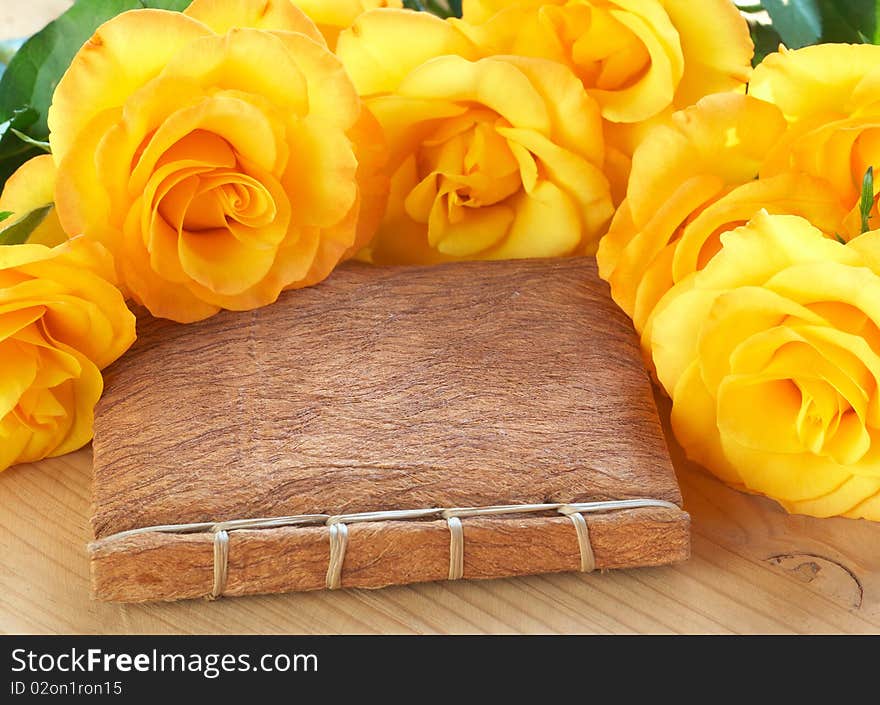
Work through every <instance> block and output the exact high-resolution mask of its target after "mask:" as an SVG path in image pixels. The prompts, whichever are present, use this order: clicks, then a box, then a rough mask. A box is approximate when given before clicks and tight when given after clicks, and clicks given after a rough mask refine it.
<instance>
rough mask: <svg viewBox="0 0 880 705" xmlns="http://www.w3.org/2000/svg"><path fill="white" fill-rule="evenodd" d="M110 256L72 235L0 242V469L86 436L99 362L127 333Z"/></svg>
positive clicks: (64, 448) (121, 346) (58, 451)
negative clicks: (55, 241) (52, 241)
mask: <svg viewBox="0 0 880 705" xmlns="http://www.w3.org/2000/svg"><path fill="white" fill-rule="evenodd" d="M113 278H114V271H113V261H112V259H111V257H110V255H109V254H108V253H107V251H106V250H105V249H104V248H103V247H101V246H100V245H99V244H97V243H94V242H89V241H87V240H84V239H83V238H76V239H74V240H71V241H70V242H66V243H64V244H62V245H59V246H57V247H55V248H50V247H46V246H45V245H34V244H26V245H8V246H4V247H0V470H5V469H6V468H8V467H9V466H10V465H15V464H17V463H28V462H34V461H36V460H40V459H42V458H45V457H49V456H57V455H63V454H65V453H70V452H71V451H74V450H77V449H78V448H81V447H82V446H84V445H85V444H86V443H88V442H89V440H90V439H91V437H92V421H93V413H94V406H95V403H96V402H97V401H98V398H99V397H100V396H101V392H102V390H103V382H102V379H101V373H100V370H101V369H102V368H104V367H106V366H107V365H109V364H110V363H111V362H113V361H114V360H116V359H117V358H118V357H119V356H120V355H122V353H124V352H125V351H126V350H127V349H128V348H129V346H130V345H131V344H132V342H134V339H135V320H134V316H133V315H132V313H131V312H130V311H129V310H128V308H127V307H126V305H125V300H124V299H123V298H122V294H120V293H119V290H118V289H117V288H116V287H115V286H114V285H113V283H112V281H113Z"/></svg>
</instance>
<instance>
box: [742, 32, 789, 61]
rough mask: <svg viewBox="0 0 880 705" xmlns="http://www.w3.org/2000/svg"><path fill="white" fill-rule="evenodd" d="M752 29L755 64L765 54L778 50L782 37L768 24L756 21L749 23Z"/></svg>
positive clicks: (761, 59) (762, 58)
mask: <svg viewBox="0 0 880 705" xmlns="http://www.w3.org/2000/svg"><path fill="white" fill-rule="evenodd" d="M749 24H750V27H751V31H752V41H753V42H754V44H755V58H754V60H753V63H754V65H755V66H757V65H758V64H760V63H761V62H762V61H763V60H764V57H765V56H767V54H772V53H773V52H775V51H778V50H779V45H780V44H781V43H782V37H780V36H779V34H777V32H776V30H774V29H773V27H771V26H770V25H766V24H760V23H758V22H755V23H749Z"/></svg>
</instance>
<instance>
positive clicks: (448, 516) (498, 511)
mask: <svg viewBox="0 0 880 705" xmlns="http://www.w3.org/2000/svg"><path fill="white" fill-rule="evenodd" d="M642 508H660V509H674V510H680V507H679V506H678V505H676V504H673V503H672V502H667V501H665V500H660V499H621V500H611V501H602V502H582V503H579V504H506V505H498V506H491V507H453V508H447V509H441V508H434V509H395V510H390V511H384V512H362V513H360V514H337V515H332V516H331V515H328V514H300V515H296V516H285V517H269V518H258V519H235V520H232V521H223V522H200V523H194V524H164V525H161V526H147V527H143V528H140V529H130V530H128V531H121V532H119V533H117V534H113V535H111V536H108V537H106V538H105V539H102V541H103V542H107V541H116V540H119V539H124V538H127V537H130V536H137V535H140V534H149V533H162V534H206V533H207V534H212V535H213V537H214V544H213V547H214V580H213V584H212V586H211V592H210V593H209V594H208V597H209V598H210V599H217V598H219V597H222V596H223V593H224V592H225V590H226V582H227V579H228V573H229V543H230V538H229V534H230V533H234V532H236V531H244V530H260V529H276V528H281V527H290V526H320V525H325V526H327V527H328V531H329V538H330V555H329V558H328V561H327V578H326V585H327V588H328V589H330V590H337V589H339V588H340V587H342V568H343V564H344V563H345V552H346V549H347V548H348V524H358V523H364V522H373V521H419V520H438V519H445V520H446V525H447V526H448V528H449V580H459V579H461V577H462V576H463V574H464V527H463V525H462V521H461V520H462V519H465V518H468V517H487V516H505V515H515V514H536V513H541V512H557V513H559V514H562V515H564V516H567V517H569V519H571V522H572V524H573V525H574V529H575V532H576V535H577V541H578V550H579V552H580V564H581V571H583V572H585V573H589V572H591V571H593V570H595V569H596V558H595V556H594V554H593V546H592V543H591V541H590V531H589V527H588V525H587V521H586V519H585V518H584V514H595V513H600V512H612V511H621V510H626V509H642Z"/></svg>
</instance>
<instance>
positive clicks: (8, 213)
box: [0, 211, 12, 223]
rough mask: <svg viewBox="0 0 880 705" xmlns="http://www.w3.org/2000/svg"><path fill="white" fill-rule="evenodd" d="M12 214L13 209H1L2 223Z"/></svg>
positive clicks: (0, 221) (0, 219) (0, 217)
mask: <svg viewBox="0 0 880 705" xmlns="http://www.w3.org/2000/svg"><path fill="white" fill-rule="evenodd" d="M11 215H12V211H0V223H2V222H3V221H4V220H6V219H7V218H8V217H9V216H11Z"/></svg>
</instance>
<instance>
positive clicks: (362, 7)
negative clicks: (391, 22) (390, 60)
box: [293, 0, 403, 50]
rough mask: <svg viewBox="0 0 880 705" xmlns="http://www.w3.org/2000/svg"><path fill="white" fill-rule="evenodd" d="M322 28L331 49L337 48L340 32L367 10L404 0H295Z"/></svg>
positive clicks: (400, 2) (392, 4) (401, 3)
mask: <svg viewBox="0 0 880 705" xmlns="http://www.w3.org/2000/svg"><path fill="white" fill-rule="evenodd" d="M293 4H294V5H296V6H297V7H298V8H299V9H300V10H302V11H303V12H305V13H306V14H307V15H308V16H309V17H310V18H311V19H312V20H313V21H314V22H315V24H317V25H318V29H319V30H321V34H323V35H324V39H326V40H327V44H328V45H329V46H330V48H331V49H334V50H335V49H336V42H337V41H338V39H339V33H340V32H341V31H342V30H344V29H348V28H349V27H351V25H352V24H354V21H355V20H356V19H357V18H358V17H359V16H360V15H361V14H363V13H364V12H366V11H367V10H375V9H377V8H380V7H396V8H402V7H403V0H293Z"/></svg>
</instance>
